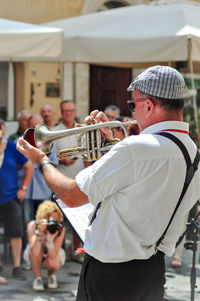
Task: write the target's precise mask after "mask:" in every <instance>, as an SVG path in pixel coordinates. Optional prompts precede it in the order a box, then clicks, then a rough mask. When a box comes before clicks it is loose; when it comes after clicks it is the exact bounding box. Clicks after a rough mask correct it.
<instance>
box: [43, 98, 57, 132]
mask: <svg viewBox="0 0 200 301" xmlns="http://www.w3.org/2000/svg"><path fill="white" fill-rule="evenodd" d="M40 115H41V116H42V118H43V120H44V123H45V124H46V125H47V126H48V127H49V128H53V127H54V126H55V122H54V107H53V106H52V105H50V104H48V103H47V104H45V105H43V106H42V107H41V109H40Z"/></svg>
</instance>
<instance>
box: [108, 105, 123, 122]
mask: <svg viewBox="0 0 200 301" xmlns="http://www.w3.org/2000/svg"><path fill="white" fill-rule="evenodd" d="M104 113H105V114H106V116H107V117H108V120H109V121H113V120H115V119H116V118H117V117H119V116H120V109H119V108H118V107H117V106H115V105H108V106H107V107H106V108H105V109H104Z"/></svg>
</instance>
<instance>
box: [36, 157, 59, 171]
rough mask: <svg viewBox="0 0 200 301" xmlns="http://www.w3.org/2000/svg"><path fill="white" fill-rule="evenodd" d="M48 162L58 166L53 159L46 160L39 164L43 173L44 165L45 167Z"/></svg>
mask: <svg viewBox="0 0 200 301" xmlns="http://www.w3.org/2000/svg"><path fill="white" fill-rule="evenodd" d="M46 164H51V165H53V166H54V167H56V164H55V163H53V162H52V161H49V160H44V161H42V163H41V164H40V165H39V170H40V171H41V173H43V167H44V166H45V165H46Z"/></svg>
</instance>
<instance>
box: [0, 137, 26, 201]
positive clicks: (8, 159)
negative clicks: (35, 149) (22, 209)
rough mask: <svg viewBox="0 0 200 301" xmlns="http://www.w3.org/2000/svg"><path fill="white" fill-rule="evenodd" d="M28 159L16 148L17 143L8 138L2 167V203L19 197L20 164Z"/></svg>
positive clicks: (0, 195)
mask: <svg viewBox="0 0 200 301" xmlns="http://www.w3.org/2000/svg"><path fill="white" fill-rule="evenodd" d="M27 161H28V160H27V159H26V158H25V157H24V156H23V155H22V154H21V153H20V152H19V151H18V150H17V149H16V143H14V142H12V141H9V140H7V145H6V149H5V152H4V159H3V164H2V166H1V168H0V204H3V203H6V202H9V201H12V200H13V199H14V198H16V197H17V190H18V189H19V188H18V184H17V183H18V179H17V178H18V177H17V171H18V165H20V166H23V165H24V164H25V163H26V162H27Z"/></svg>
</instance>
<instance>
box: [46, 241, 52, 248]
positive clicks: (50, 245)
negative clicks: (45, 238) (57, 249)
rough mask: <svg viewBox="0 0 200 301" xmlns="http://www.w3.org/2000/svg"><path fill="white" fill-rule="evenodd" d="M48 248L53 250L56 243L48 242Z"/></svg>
mask: <svg viewBox="0 0 200 301" xmlns="http://www.w3.org/2000/svg"><path fill="white" fill-rule="evenodd" d="M46 246H47V248H48V249H53V248H54V243H53V242H46Z"/></svg>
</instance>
